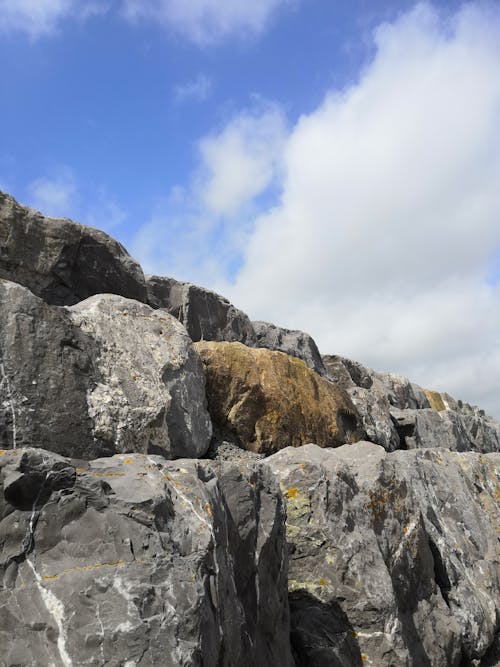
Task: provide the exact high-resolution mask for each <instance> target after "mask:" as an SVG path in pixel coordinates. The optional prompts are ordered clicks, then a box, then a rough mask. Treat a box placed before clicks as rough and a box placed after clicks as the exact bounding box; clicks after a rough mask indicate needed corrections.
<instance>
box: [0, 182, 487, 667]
mask: <svg viewBox="0 0 500 667" xmlns="http://www.w3.org/2000/svg"><path fill="white" fill-rule="evenodd" d="M193 343H194V344H193ZM212 433H213V437H211V436H212ZM312 443H314V444H312ZM0 446H1V447H2V449H0V490H1V493H0V649H1V650H0V666H1V667H21V666H22V667H25V666H30V667H31V666H35V665H36V666H38V665H41V666H42V667H45V666H47V667H48V666H49V665H53V666H54V667H69V666H75V667H76V666H80V665H109V666H115V665H116V666H117V667H118V666H119V665H120V666H122V667H133V666H137V667H153V666H155V667H156V666H158V665H162V666H165V667H178V666H183V667H191V666H194V667H236V666H238V667H294V666H295V667H360V666H362V665H369V666H370V667H495V666H497V667H498V666H499V665H500V550H499V544H500V509H499V506H500V424H499V423H498V422H496V421H495V420H493V419H492V418H490V417H488V416H486V415H485V414H484V412H483V411H481V410H480V409H479V408H476V407H473V406H470V405H468V404H466V403H462V402H461V401H457V400H455V399H453V398H452V397H451V396H449V395H448V394H445V393H438V392H435V391H430V390H428V389H423V388H421V387H419V386H418V385H416V384H414V383H412V382H411V381H409V380H408V379H406V378H402V377H399V376H395V375H392V374H389V373H379V372H375V371H373V370H371V369H369V368H365V367H364V366H363V365H361V364H359V363H357V362H355V361H351V360H348V359H345V358H343V357H339V356H331V355H330V356H324V357H321V356H320V355H319V352H318V349H317V347H316V344H315V343H314V341H313V339H312V338H311V337H310V336H309V335H308V334H305V333H303V332H300V331H290V330H288V329H283V328H281V327H278V326H275V325H273V324H267V323H263V322H251V321H250V319H249V317H248V316H247V315H246V314H245V313H243V312H242V311H240V310H238V309H237V308H236V307H235V306H233V305H232V304H231V303H230V302H229V301H227V299H225V298H224V297H221V296H219V295H218V294H215V293H214V292H210V291H209V290H206V289H204V288H201V287H198V286H196V285H192V284H190V283H181V282H178V281H176V280H174V279H172V278H162V277H158V276H147V277H145V276H144V274H143V272H142V269H141V268H140V266H139V265H138V264H137V262H135V261H134V260H133V259H132V258H131V257H130V256H129V255H128V254H127V252H126V250H125V249H124V248H123V247H122V246H121V245H120V244H119V243H117V242H116V241H114V240H113V239H111V238H110V237H109V236H107V235H106V234H103V233H102V232H99V231H97V230H93V229H90V228H87V227H83V226H81V225H78V224H77V223H74V222H71V221H70V220H59V219H57V220H55V219H49V218H44V217H43V216H42V215H41V214H40V213H37V212H36V211H32V210H30V209H27V208H26V207H23V206H21V205H19V204H18V203H17V202H15V201H14V200H13V199H12V198H11V197H9V196H8V195H4V194H0Z"/></svg>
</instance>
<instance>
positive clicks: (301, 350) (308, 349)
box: [252, 322, 326, 375]
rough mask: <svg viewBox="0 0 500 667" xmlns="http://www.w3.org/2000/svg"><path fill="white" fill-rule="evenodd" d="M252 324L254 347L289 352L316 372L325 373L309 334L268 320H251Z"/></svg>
mask: <svg viewBox="0 0 500 667" xmlns="http://www.w3.org/2000/svg"><path fill="white" fill-rule="evenodd" d="M252 325H253V328H254V331H255V335H256V338H257V342H256V347H265V348H267V349H268V350H278V351H280V352H284V353H285V354H290V355H291V356H292V357H297V358H298V359H302V361H304V362H305V363H306V365H307V366H309V368H312V370H313V371H316V373H319V374H320V375H326V368H325V366H324V364H323V360H322V359H321V355H320V353H319V351H318V348H317V346H316V343H315V342H314V340H313V339H312V338H311V336H309V334H306V333H304V332H303V331H292V330H290V329H283V328H282V327H277V326H275V325H274V324H269V323H268V322H252Z"/></svg>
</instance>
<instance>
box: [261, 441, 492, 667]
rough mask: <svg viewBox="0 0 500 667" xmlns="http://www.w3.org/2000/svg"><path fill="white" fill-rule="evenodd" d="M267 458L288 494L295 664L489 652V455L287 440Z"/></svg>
mask: <svg viewBox="0 0 500 667" xmlns="http://www.w3.org/2000/svg"><path fill="white" fill-rule="evenodd" d="M266 464H267V465H269V466H270V467H271V469H272V470H273V472H274V474H275V475H276V477H277V479H278V480H279V483H280V486H281V488H282V490H283V493H284V495H285V497H286V498H287V540H288V542H289V552H290V562H289V592H290V609H291V627H292V641H293V645H294V650H295V653H296V661H297V662H296V664H298V665H315V666H316V665H319V666H323V665H325V667H326V665H329V666H330V667H339V666H343V667H348V666H350V665H361V664H363V665H369V666H370V667H385V666H389V665H390V666H391V667H399V666H401V667H403V666H404V667H426V666H427V667H452V666H453V667H458V666H459V665H464V664H472V661H473V660H477V661H479V660H481V659H482V658H483V657H484V656H486V655H488V660H493V658H492V656H494V655H495V651H496V648H495V646H496V644H495V642H496V637H497V636H498V632H499V628H500V581H499V569H498V563H499V559H500V553H499V546H498V544H499V543H498V526H499V525H500V523H499V521H500V510H499V506H498V489H499V488H500V486H499V482H500V475H499V464H500V455H499V454H488V455H481V454H475V453H471V452H467V453H457V452H450V451H448V450H446V449H441V450H423V449H416V450H413V451H397V452H393V453H387V452H385V450H384V449H383V448H382V447H380V446H377V445H374V444H371V443H363V442H361V443H357V444H355V445H345V446H342V447H339V448H337V449H320V448H319V447H316V446H315V445H306V446H305V447H300V448H296V449H292V448H287V449H285V450H282V451H281V452H278V453H277V454H274V455H273V456H271V457H269V458H267V459H266ZM496 657H497V658H499V657H500V655H497V656H496ZM485 660H486V659H485ZM474 664H475V663H474ZM477 664H479V663H477ZM481 664H495V663H494V662H486V661H485V662H484V663H481Z"/></svg>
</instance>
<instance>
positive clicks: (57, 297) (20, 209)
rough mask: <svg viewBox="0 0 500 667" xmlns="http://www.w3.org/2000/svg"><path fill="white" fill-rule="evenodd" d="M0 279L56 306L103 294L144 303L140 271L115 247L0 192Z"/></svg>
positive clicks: (105, 239) (96, 234) (82, 228)
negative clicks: (118, 295) (111, 294)
mask: <svg viewBox="0 0 500 667" xmlns="http://www.w3.org/2000/svg"><path fill="white" fill-rule="evenodd" d="M0 278H4V279H5V280H11V281H13V282H16V283H19V284H21V285H24V286H25V287H27V288H28V289H30V290H31V291H32V292H33V293H34V294H36V295H38V296H40V297H41V298H42V299H43V300H44V301H46V302H47V303H51V304H56V305H71V304H74V303H77V302H78V301H81V300H82V299H86V298H87V297H88V296H91V295H93V294H98V293H103V292H110V293H114V294H120V295H122V296H126V297H128V298H130V299H137V300H138V301H146V285H145V280H144V274H143V272H142V269H141V267H140V266H139V264H137V262H136V261H134V260H133V259H132V258H131V257H130V255H129V254H128V253H127V251H126V250H125V248H124V247H123V246H122V245H121V244H120V243H118V242H117V241H115V240H114V239H112V238H111V237H110V236H108V235H107V234H105V233H104V232H101V231H99V230H97V229H93V228H91V227H85V226H84V225H79V224H77V223H75V222H72V221H71V220H67V219H55V218H45V217H44V216H43V215H42V214H41V213H39V212H37V211H34V210H32V209H29V208H27V207H25V206H21V205H20V204H18V203H17V202H16V201H15V200H14V199H13V198H12V197H10V196H8V195H6V194H4V193H2V192H0Z"/></svg>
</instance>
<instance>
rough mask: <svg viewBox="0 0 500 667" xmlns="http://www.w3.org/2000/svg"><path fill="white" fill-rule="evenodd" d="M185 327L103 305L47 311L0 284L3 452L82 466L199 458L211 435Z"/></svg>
mask: <svg viewBox="0 0 500 667" xmlns="http://www.w3.org/2000/svg"><path fill="white" fill-rule="evenodd" d="M204 383H205V379H204V374H203V370H202V367H201V363H200V361H199V359H198V357H197V355H196V353H195V352H194V350H193V348H192V344H191V341H190V339H189V337H188V335H187V334H186V332H185V330H184V328H183V327H182V325H181V324H180V323H179V322H177V320H175V318H173V317H171V316H170V315H168V314H167V313H165V312H163V311H158V312H155V311H153V310H152V309H151V308H149V307H148V306H146V305H144V304H140V303H138V302H136V301H131V300H128V299H124V298H123V297H118V296H113V295H99V296H94V297H91V298H90V299H88V300H86V301H84V302H82V303H81V304H78V305H77V306H74V307H72V308H69V309H67V308H60V307H56V306H49V305H47V304H46V303H44V302H43V301H42V300H41V299H39V298H38V297H36V296H34V295H33V294H32V293H31V292H30V291H29V290H27V289H25V288H24V287H21V286H20V285H16V284H14V283H9V282H7V281H3V280H0V442H1V445H2V447H3V448H16V447H26V446H32V445H34V446H37V447H42V448H45V449H49V450H51V451H54V452H57V453H59V454H62V455H67V456H73V457H78V458H83V459H89V458H94V457H96V456H102V455H108V454H114V453H116V452H125V451H142V452H153V453H159V452H161V453H162V454H163V455H165V456H167V457H178V456H201V455H203V454H204V453H205V451H206V450H207V448H208V445H209V440H210V435H211V425H210V419H209V416H208V412H207V411H206V407H205V405H206V401H205V384H204Z"/></svg>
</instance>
